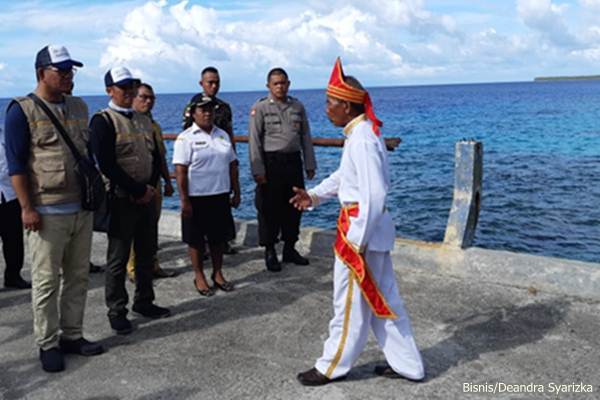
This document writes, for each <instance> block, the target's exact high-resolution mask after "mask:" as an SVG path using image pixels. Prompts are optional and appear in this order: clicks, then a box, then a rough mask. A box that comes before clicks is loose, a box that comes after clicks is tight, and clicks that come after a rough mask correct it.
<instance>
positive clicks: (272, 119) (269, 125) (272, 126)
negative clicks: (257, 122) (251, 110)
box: [264, 114, 282, 133]
mask: <svg viewBox="0 0 600 400" xmlns="http://www.w3.org/2000/svg"><path fill="white" fill-rule="evenodd" d="M264 121H265V132H266V133H271V132H281V131H282V127H281V119H280V118H279V116H278V115H276V114H267V115H265V118H264Z"/></svg>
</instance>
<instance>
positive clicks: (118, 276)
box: [105, 198, 157, 318]
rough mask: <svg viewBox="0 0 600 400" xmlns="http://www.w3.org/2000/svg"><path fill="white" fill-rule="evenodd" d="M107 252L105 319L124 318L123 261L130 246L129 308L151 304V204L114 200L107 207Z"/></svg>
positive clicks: (153, 217) (153, 230)
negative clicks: (132, 275)
mask: <svg viewBox="0 0 600 400" xmlns="http://www.w3.org/2000/svg"><path fill="white" fill-rule="evenodd" d="M109 207H110V213H111V215H110V225H109V228H108V251H107V256H106V259H107V260H106V272H105V278H106V286H105V298H106V306H107V307H108V316H109V318H114V317H122V316H125V315H127V303H128V301H129V298H128V296H127V290H126V289H125V276H126V266H127V260H128V259H129V251H130V249H131V243H132V242H133V248H134V250H135V257H136V267H135V295H134V298H133V304H139V305H146V304H150V303H152V302H153V301H154V289H153V287H152V268H153V264H154V255H155V254H156V237H155V236H156V229H157V224H156V209H155V206H154V200H152V201H151V202H150V203H149V204H145V205H138V204H135V203H132V202H131V201H130V200H129V199H127V198H115V199H113V200H112V201H111V204H110V206H109Z"/></svg>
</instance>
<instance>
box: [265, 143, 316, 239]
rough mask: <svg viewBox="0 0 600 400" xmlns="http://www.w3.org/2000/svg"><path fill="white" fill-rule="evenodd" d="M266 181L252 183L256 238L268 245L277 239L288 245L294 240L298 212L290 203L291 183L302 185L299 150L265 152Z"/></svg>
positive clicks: (297, 225)
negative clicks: (253, 184) (255, 215)
mask: <svg viewBox="0 0 600 400" xmlns="http://www.w3.org/2000/svg"><path fill="white" fill-rule="evenodd" d="M265 168H266V172H267V183H266V184H264V185H256V196H255V198H254V204H255V206H256V210H257V212H258V240H259V244H260V245H261V246H272V245H274V244H275V243H277V242H278V240H279V235H280V234H281V239H282V240H283V241H284V242H286V243H289V244H294V243H296V242H297V241H298V235H299V233H300V218H301V216H302V212H301V211H298V210H297V209H295V208H294V207H293V206H292V205H291V204H290V202H289V201H290V198H292V196H294V191H293V190H292V187H293V186H296V187H300V188H304V173H303V168H302V158H301V156H300V153H299V152H298V153H277V152H275V153H265Z"/></svg>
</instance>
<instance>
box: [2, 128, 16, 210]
mask: <svg viewBox="0 0 600 400" xmlns="http://www.w3.org/2000/svg"><path fill="white" fill-rule="evenodd" d="M2 197H4V201H11V200H14V199H16V198H17V195H16V194H15V190H14V189H13V187H12V184H11V182H10V176H9V175H8V161H7V160H6V147H5V144H4V131H3V130H2V129H0V201H2V200H1V199H2Z"/></svg>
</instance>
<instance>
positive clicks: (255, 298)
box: [101, 267, 331, 349]
mask: <svg viewBox="0 0 600 400" xmlns="http://www.w3.org/2000/svg"><path fill="white" fill-rule="evenodd" d="M302 268H311V267H302ZM315 271H318V272H315V273H314V274H297V273H295V271H294V270H293V268H289V269H288V270H287V271H286V270H284V271H283V272H281V273H279V274H278V275H277V276H276V277H275V276H274V275H273V273H271V272H268V271H261V272H257V273H254V274H251V275H248V276H246V277H244V278H243V279H240V280H234V281H233V282H234V283H235V284H236V286H237V289H236V290H235V291H233V292H230V293H226V294H225V293H223V292H220V293H219V295H217V296H213V297H210V298H206V297H201V296H198V297H197V298H195V299H193V300H188V301H184V302H181V303H178V304H176V305H175V306H173V307H170V310H171V312H172V317H170V318H166V319H164V320H159V321H152V320H149V319H146V318H143V317H140V318H135V319H132V322H133V323H134V325H135V326H136V328H137V329H136V330H135V331H134V332H133V333H132V334H131V335H127V336H126V337H119V336H117V335H114V336H111V337H108V338H106V339H104V340H102V341H101V343H102V344H103V345H104V346H106V348H108V349H110V348H114V347H117V346H121V345H126V344H128V343H130V342H132V341H135V342H139V341H143V340H151V339H157V338H162V337H168V336H171V335H175V334H179V333H182V332H192V331H193V332H201V331H203V330H206V329H209V328H210V327H212V326H216V325H219V324H222V323H225V322H227V321H231V320H239V319H245V318H251V317H253V316H257V315H266V314H271V313H276V312H278V311H279V310H280V309H282V308H284V307H286V306H288V305H290V304H292V303H295V302H296V301H298V300H299V299H301V298H302V297H304V296H306V295H311V294H314V293H315V292H318V291H327V290H331V283H330V282H324V283H320V284H315V283H314V276H315V274H321V273H326V272H324V271H319V270H318V269H317V268H315ZM189 290H190V291H191V290H193V286H192V281H191V280H190V282H189ZM134 316H135V314H134ZM148 323H152V324H151V326H149V327H148V328H147V329H146V328H145V325H146V324H148Z"/></svg>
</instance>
